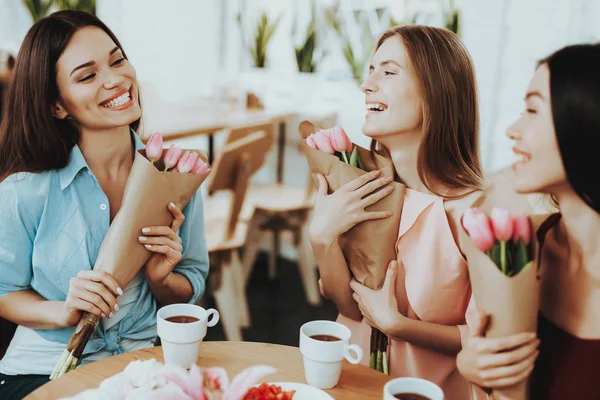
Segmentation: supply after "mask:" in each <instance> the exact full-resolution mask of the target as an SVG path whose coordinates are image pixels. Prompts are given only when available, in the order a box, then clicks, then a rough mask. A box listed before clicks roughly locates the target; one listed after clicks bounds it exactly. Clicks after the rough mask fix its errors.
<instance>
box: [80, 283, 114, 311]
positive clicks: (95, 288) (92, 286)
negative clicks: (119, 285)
mask: <svg viewBox="0 0 600 400" xmlns="http://www.w3.org/2000/svg"><path fill="white" fill-rule="evenodd" d="M80 287H82V288H83V289H85V290H86V291H88V292H90V293H94V294H96V295H98V296H100V297H101V298H102V300H103V302H104V303H106V304H107V305H108V308H109V311H108V312H109V313H110V312H111V311H112V310H115V311H119V306H118V305H117V299H116V298H115V296H113V294H112V293H111V292H110V291H109V290H108V289H107V288H106V286H104V285H103V284H101V283H98V282H93V281H86V280H84V281H82V282H81V286H80ZM106 315H108V314H106Z"/></svg>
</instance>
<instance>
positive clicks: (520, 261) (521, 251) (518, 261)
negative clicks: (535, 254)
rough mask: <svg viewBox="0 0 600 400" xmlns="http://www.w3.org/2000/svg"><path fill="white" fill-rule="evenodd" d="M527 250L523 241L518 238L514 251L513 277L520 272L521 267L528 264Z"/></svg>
mask: <svg viewBox="0 0 600 400" xmlns="http://www.w3.org/2000/svg"><path fill="white" fill-rule="evenodd" d="M528 253H529V249H528V247H527V245H526V244H525V242H524V241H523V239H521V238H519V243H517V246H516V251H515V275H516V274H518V273H519V272H521V270H522V269H523V267H525V265H527V264H528V263H529V254H528Z"/></svg>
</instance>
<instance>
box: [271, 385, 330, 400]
mask: <svg viewBox="0 0 600 400" xmlns="http://www.w3.org/2000/svg"><path fill="white" fill-rule="evenodd" d="M269 385H275V386H281V389H283V391H284V392H287V391H290V390H295V391H296V393H295V394H294V397H293V398H292V400H334V399H333V397H331V396H330V395H328V394H327V393H325V392H324V391H322V390H321V389H317V388H315V387H312V386H308V385H305V384H303V383H296V382H269Z"/></svg>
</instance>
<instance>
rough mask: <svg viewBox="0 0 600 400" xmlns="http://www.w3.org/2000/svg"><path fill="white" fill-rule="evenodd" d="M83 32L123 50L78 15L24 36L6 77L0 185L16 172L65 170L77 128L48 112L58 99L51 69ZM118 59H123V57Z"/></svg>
mask: <svg viewBox="0 0 600 400" xmlns="http://www.w3.org/2000/svg"><path fill="white" fill-rule="evenodd" d="M86 26H95V27H98V28H100V29H102V30H103V31H104V32H106V34H107V35H108V36H110V38H111V39H112V40H113V42H114V43H115V44H116V45H117V46H119V48H120V49H121V50H123V47H122V46H121V43H119V40H118V39H117V37H116V36H115V35H114V33H112V31H111V30H110V29H109V28H108V27H107V26H106V25H105V24H104V23H103V22H102V21H100V20H99V19H98V18H97V17H95V16H94V15H92V14H89V13H86V12H83V11H73V10H66V11H60V12H56V13H54V14H51V15H50V16H48V17H46V18H44V19H41V20H39V21H38V22H36V23H35V24H34V25H33V26H32V27H31V28H30V29H29V31H28V32H27V35H26V36H25V39H24V40H23V43H22V44H21V48H20V50H19V54H18V56H17V61H16V64H15V68H14V70H13V72H12V74H13V76H12V78H11V82H10V84H9V87H8V91H7V93H6V103H5V109H4V115H3V117H2V124H1V125H0V152H1V153H2V157H0V182H2V181H3V180H4V179H5V178H6V177H7V176H9V175H11V174H13V173H16V172H42V171H48V170H52V169H61V168H64V167H66V166H67V164H68V162H69V154H70V152H71V149H72V148H73V146H75V144H77V142H78V141H79V128H78V126H77V124H76V122H75V121H73V120H72V119H71V118H68V119H65V120H60V119H57V118H55V117H54V116H53V115H52V106H53V105H54V104H55V103H56V101H57V100H58V99H59V93H58V85H57V83H56V63H57V61H58V59H59V58H60V56H61V54H62V53H63V51H64V50H65V48H66V47H67V44H68V43H69V41H70V40H71V37H72V36H73V34H75V32H77V31H78V30H79V29H81V28H84V27H86ZM123 57H125V58H127V56H126V55H125V52H124V51H123ZM138 102H139V97H138ZM139 124H140V120H137V121H135V122H133V123H132V124H131V125H130V127H131V128H132V129H133V130H135V131H137V129H138V127H139Z"/></svg>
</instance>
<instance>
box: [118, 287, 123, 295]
mask: <svg viewBox="0 0 600 400" xmlns="http://www.w3.org/2000/svg"><path fill="white" fill-rule="evenodd" d="M117 293H118V294H119V296H123V289H121V288H120V287H118V288H117Z"/></svg>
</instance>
